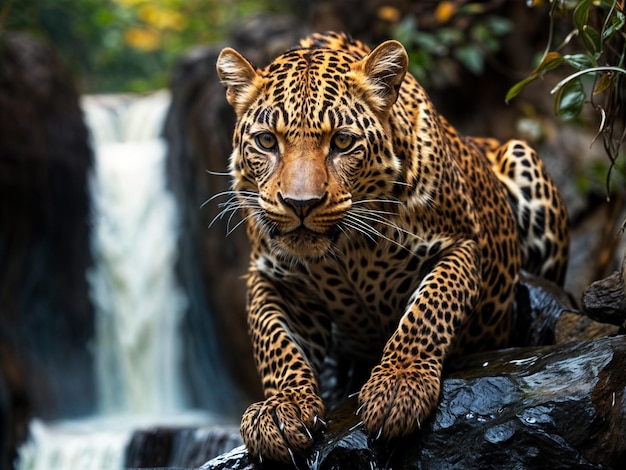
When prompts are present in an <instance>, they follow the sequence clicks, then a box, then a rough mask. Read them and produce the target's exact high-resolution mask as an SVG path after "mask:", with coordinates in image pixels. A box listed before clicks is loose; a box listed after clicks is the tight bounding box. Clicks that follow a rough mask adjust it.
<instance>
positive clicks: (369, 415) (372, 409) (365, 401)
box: [357, 364, 441, 441]
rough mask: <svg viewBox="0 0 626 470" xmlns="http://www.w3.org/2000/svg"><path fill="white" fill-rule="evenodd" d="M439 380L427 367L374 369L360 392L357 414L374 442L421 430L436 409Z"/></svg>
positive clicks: (435, 370)
mask: <svg viewBox="0 0 626 470" xmlns="http://www.w3.org/2000/svg"><path fill="white" fill-rule="evenodd" d="M440 386H441V377H440V373H439V369H438V368H436V367H433V366H430V365H426V366H424V365H422V364H420V365H417V364H416V365H412V366H409V367H397V366H394V365H389V364H381V365H378V366H376V367H375V368H374V370H372V374H371V376H370V378H369V380H368V381H367V382H365V384H364V385H363V387H362V388H361V391H360V393H359V408H358V411H357V412H358V414H359V417H360V418H361V420H362V421H363V423H364V424H365V427H366V428H367V430H368V431H369V433H370V435H371V436H372V437H374V438H375V439H383V440H386V441H388V440H391V439H395V438H399V437H404V436H407V435H409V434H411V433H413V432H415V431H416V430H418V429H420V428H421V427H422V423H424V422H425V421H426V419H427V418H428V416H429V415H430V413H431V412H432V411H433V409H434V408H435V407H436V406H437V402H438V400H439V390H440Z"/></svg>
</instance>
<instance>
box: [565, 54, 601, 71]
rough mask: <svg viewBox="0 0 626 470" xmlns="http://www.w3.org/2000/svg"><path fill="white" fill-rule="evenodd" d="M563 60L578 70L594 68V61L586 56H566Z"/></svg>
mask: <svg viewBox="0 0 626 470" xmlns="http://www.w3.org/2000/svg"><path fill="white" fill-rule="evenodd" d="M563 60H564V61H565V62H566V63H568V64H569V65H571V66H572V67H574V68H575V69H578V70H584V69H588V68H590V67H593V65H594V64H593V61H592V60H591V59H590V58H589V56H587V55H585V54H573V55H564V56H563Z"/></svg>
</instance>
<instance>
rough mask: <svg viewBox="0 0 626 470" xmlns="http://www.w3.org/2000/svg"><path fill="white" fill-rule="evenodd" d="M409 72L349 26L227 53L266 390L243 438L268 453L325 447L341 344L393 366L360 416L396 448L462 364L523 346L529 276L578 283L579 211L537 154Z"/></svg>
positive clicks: (367, 393)
mask: <svg viewBox="0 0 626 470" xmlns="http://www.w3.org/2000/svg"><path fill="white" fill-rule="evenodd" d="M407 65H408V59H407V55H406V51H405V49H404V48H403V47H402V45H401V44H399V43H398V42H396V41H387V42H385V43H383V44H381V45H380V46H378V47H377V48H375V49H374V50H373V51H370V49H369V48H367V47H366V46H365V45H363V44H362V43H360V42H358V41H354V40H351V39H350V38H349V37H347V36H345V35H342V34H336V33H325V34H314V35H312V36H310V37H308V38H305V39H303V40H302V41H301V43H300V44H299V45H298V46H297V47H296V48H294V49H292V50H289V51H287V52H285V53H284V54H283V55H281V56H280V57H278V58H277V59H276V60H274V61H273V62H272V63H271V64H269V65H268V66H267V67H265V68H263V69H255V68H254V67H253V66H252V65H251V64H250V63H249V62H248V61H247V60H246V59H245V58H243V57H242V56H241V55H240V54H239V53H237V52H236V51H234V50H233V49H229V48H227V49H225V50H224V51H222V53H221V55H220V57H219V59H218V64H217V68H218V73H219V76H220V78H221V80H222V82H223V84H224V85H225V87H226V89H227V91H226V93H227V98H228V101H229V102H230V104H231V105H232V106H233V108H234V109H235V112H236V114H237V124H236V127H235V131H234V137H233V153H232V156H231V172H232V175H233V180H234V184H233V194H234V197H233V198H232V199H230V200H229V201H228V202H227V203H225V205H224V213H225V214H226V213H228V212H229V211H235V210H238V211H241V212H242V214H243V217H244V220H245V221H246V222H247V230H248V234H249V238H250V241H251V244H252V253H251V263H250V269H249V272H248V276H247V285H248V319H249V328H250V335H251V339H252V343H253V345H254V351H255V359H256V364H257V367H258V371H259V374H260V377H261V380H262V383H263V388H264V391H265V395H266V399H265V400H264V401H262V402H259V403H255V404H252V405H251V406H250V407H249V408H248V409H247V410H246V412H245V413H244V416H243V418H242V423H241V433H242V436H243V439H244V442H245V443H246V446H247V448H248V450H249V451H250V452H251V453H252V454H253V455H255V456H258V457H259V458H261V459H266V458H267V459H275V460H280V461H285V462H287V461H289V460H290V459H291V458H293V455H294V453H295V454H302V453H305V452H306V451H307V449H309V448H310V447H311V445H312V443H313V439H314V436H315V432H316V430H318V428H319V427H320V423H322V422H323V421H322V419H321V418H323V415H324V404H323V402H322V400H321V399H320V390H319V384H318V376H319V373H320V368H321V367H322V363H323V360H324V357H325V356H326V354H327V352H328V350H329V348H330V346H331V344H332V345H334V346H335V347H338V348H341V349H342V350H344V351H345V352H347V353H350V354H353V355H354V356H355V357H362V358H368V359H371V358H374V359H375V360H376V361H378V362H377V363H378V365H376V366H375V367H374V368H373V370H372V372H371V376H370V378H369V379H368V380H367V381H366V382H365V383H364V384H363V387H362V388H361V390H360V393H359V402H360V407H359V411H358V413H359V416H360V418H361V419H362V421H363V423H364V424H365V426H366V427H367V429H368V430H369V432H370V433H371V434H372V436H373V437H375V438H380V439H384V440H391V439H394V438H397V437H401V436H405V435H408V434H410V433H412V432H414V431H416V430H417V429H419V428H420V427H421V425H422V423H424V421H425V420H426V419H427V417H428V416H429V414H430V412H431V411H432V410H433V408H434V407H435V406H436V404H437V400H438V397H439V392H440V383H441V373H442V367H443V365H444V361H445V360H446V358H449V357H450V355H452V354H463V353H464V352H466V351H469V350H476V349H489V348H498V347H502V346H505V345H507V342H508V339H509V335H510V333H511V328H512V300H513V296H514V291H515V286H516V282H517V279H518V272H519V271H520V269H522V268H523V269H527V270H529V271H531V272H534V273H536V274H538V275H542V276H545V277H547V278H550V279H553V280H555V281H557V282H562V281H563V276H564V272H565V268H566V264H567V251H568V231H567V224H568V221H567V213H566V210H565V207H564V204H563V202H562V201H561V199H560V197H559V195H558V192H557V189H556V187H555V186H554V184H553V182H552V181H551V179H550V177H549V175H548V174H547V172H546V170H545V168H544V166H543V164H542V163H541V161H540V160H539V159H538V158H537V156H536V154H535V152H534V150H532V149H531V148H530V147H529V146H528V145H527V144H526V143H524V142H522V141H510V142H507V143H504V144H502V143H500V142H498V141H496V140H493V139H479V138H472V137H465V136H462V135H459V133H457V131H456V130H455V129H454V128H453V127H452V126H451V125H450V124H449V123H448V122H447V121H446V120H445V119H444V118H443V117H442V116H440V115H439V114H438V113H437V112H436V111H435V109H434V108H433V106H432V104H431V102H430V101H429V99H428V97H427V96H426V94H425V92H424V90H423V89H422V87H421V86H420V85H419V84H418V83H417V82H416V80H415V79H414V78H413V77H412V76H411V75H410V74H408V73H407Z"/></svg>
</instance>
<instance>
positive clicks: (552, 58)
mask: <svg viewBox="0 0 626 470" xmlns="http://www.w3.org/2000/svg"><path fill="white" fill-rule="evenodd" d="M563 60H564V59H563V56H562V55H561V54H559V53H558V52H554V51H553V52H548V53H547V54H546V55H545V56H544V58H543V60H542V61H541V63H540V64H539V65H538V66H537V68H536V69H535V70H534V71H533V74H535V75H543V74H544V73H545V72H547V71H548V70H552V69H555V68H557V67H558V66H559V65H561V64H562V63H563Z"/></svg>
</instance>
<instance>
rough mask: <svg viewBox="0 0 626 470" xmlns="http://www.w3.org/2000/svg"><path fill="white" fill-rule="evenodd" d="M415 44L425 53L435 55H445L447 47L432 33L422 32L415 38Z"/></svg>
mask: <svg viewBox="0 0 626 470" xmlns="http://www.w3.org/2000/svg"><path fill="white" fill-rule="evenodd" d="M414 40H415V44H416V45H417V46H418V47H420V48H421V49H424V50H425V51H427V52H429V53H431V54H435V55H445V54H446V53H447V51H448V49H447V48H446V46H445V45H444V44H443V43H442V42H441V41H439V39H437V37H436V36H435V35H434V34H432V33H424V32H420V33H417V34H415V36H414Z"/></svg>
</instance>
